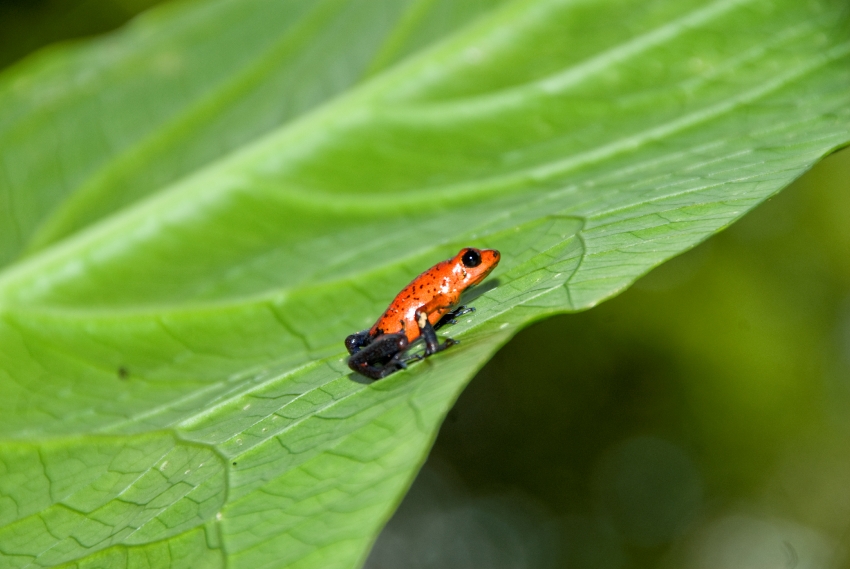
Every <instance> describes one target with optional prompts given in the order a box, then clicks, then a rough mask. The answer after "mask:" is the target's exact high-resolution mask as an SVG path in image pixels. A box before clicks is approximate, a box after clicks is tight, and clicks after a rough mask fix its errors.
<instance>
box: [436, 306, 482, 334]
mask: <svg viewBox="0 0 850 569" xmlns="http://www.w3.org/2000/svg"><path fill="white" fill-rule="evenodd" d="M470 312H475V307H474V306H458V307H457V308H455V309H454V310H452V311H451V312H446V313H445V314H443V317H442V318H440V319H439V320H437V323H436V324H434V330H439V329H440V328H442V327H443V326H448V325H449V324H457V318H458V317H460V316H463V315H464V314H469V313H470Z"/></svg>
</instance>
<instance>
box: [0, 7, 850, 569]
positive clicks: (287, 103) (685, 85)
mask: <svg viewBox="0 0 850 569" xmlns="http://www.w3.org/2000/svg"><path fill="white" fill-rule="evenodd" d="M459 4H460V6H459ZM843 9H844V8H843V6H842V3H841V2H838V1H833V0H819V1H813V2H808V3H805V5H804V4H803V3H800V2H796V1H791V0H716V1H714V2H709V3H705V2H702V1H697V0H686V1H683V0H678V1H675V2H673V1H668V0H655V1H649V2H642V3H635V2H631V1H626V0H600V1H597V2H583V1H575V0H573V1H543V0H536V1H532V0H527V1H521V2H509V3H498V2H483V1H482V2H463V3H455V2H452V1H449V0H444V1H439V0H435V1H418V2H408V3H402V2H395V1H393V2H390V1H386V2H344V1H341V0H334V1H324V2H306V1H300V2H298V1H293V2H287V3H280V2H272V1H270V0H241V1H240V2H234V1H220V0H219V1H213V2H204V3H198V2H193V3H186V4H176V5H173V6H168V7H165V8H163V9H159V10H156V11H153V12H151V13H149V14H148V15H146V16H145V17H143V18H141V19H139V20H138V21H137V22H135V23H134V24H133V25H132V26H130V27H129V28H127V29H126V30H124V31H122V32H120V33H118V34H115V35H112V36H109V37H106V38H104V39H101V40H98V41H96V42H91V43H88V44H85V45H81V46H79V47H74V48H64V49H58V50H54V51H53V52H48V53H45V54H42V55H40V56H36V57H34V58H31V59H30V60H28V61H26V62H24V63H22V64H20V65H18V66H16V67H15V68H13V69H12V70H10V71H8V72H6V73H5V74H4V76H3V77H2V78H0V108H3V109H4V111H3V113H2V115H0V151H2V161H0V204H2V206H0V259H2V261H3V262H4V263H5V268H4V269H3V271H2V274H0V386H2V392H3V394H4V397H3V398H2V400H0V417H2V420H0V437H1V438H0V555H2V557H0V567H39V566H42V567H48V566H54V565H61V564H66V563H67V564H69V566H79V567H88V566H92V567H94V566H109V567H148V566H151V567H161V566H165V565H169V566H172V567H184V566H185V567H198V566H205V567H207V566H208V567H215V566H222V567H223V566H225V565H227V566H229V567H251V568H252V569H253V568H258V567H276V566H280V567H282V566H296V567H322V568H327V567H352V566H357V564H358V563H359V562H360V561H361V560H362V559H363V558H364V556H365V554H366V552H367V550H368V547H369V544H370V543H371V542H372V541H373V540H374V538H375V536H376V535H377V532H378V531H379V530H380V528H381V526H382V524H383V522H384V520H386V518H387V517H388V516H389V515H390V514H391V512H392V510H393V508H394V506H395V504H396V503H397V502H398V501H399V500H400V498H401V496H402V495H403V493H404V491H405V489H406V488H407V486H408V485H409V483H410V481H411V479H412V477H413V475H414V474H415V472H416V470H417V468H418V466H419V465H420V464H421V462H422V461H423V460H424V457H425V455H426V453H427V451H428V449H429V447H430V444H431V442H432V440H433V438H434V436H435V433H436V430H437V429H438V427H439V424H440V422H441V421H442V418H443V416H444V415H445V413H446V411H447V410H448V409H449V408H450V406H451V405H452V403H453V401H454V400H455V398H456V397H457V395H458V394H459V392H460V391H461V390H462V389H463V387H464V385H465V384H466V383H467V382H468V381H469V379H470V378H471V376H472V375H473V374H474V372H475V371H476V370H477V369H478V368H479V367H480V366H481V365H483V363H484V362H485V361H486V360H487V359H488V358H489V357H490V355H492V353H493V352H494V351H495V350H496V349H498V347H499V346H501V345H502V344H503V343H504V342H506V341H507V340H508V339H510V337H511V336H512V335H513V334H515V333H516V331H517V330H518V329H519V328H521V327H522V326H524V325H526V324H528V323H529V322H531V321H532V320H535V319H539V318H542V317H545V316H546V315H550V314H553V313H556V312H564V311H577V310H583V309H587V308H589V307H592V306H593V305H595V304H597V303H599V302H600V301H602V300H604V299H606V298H609V297H611V296H612V295H614V294H616V293H618V292H619V291H621V290H623V289H624V288H625V287H627V286H628V285H629V284H630V283H632V282H633V281H634V280H635V279H636V278H638V277H639V276H640V275H642V274H644V273H646V272H647V271H648V270H649V269H651V268H652V267H653V266H656V265H657V264H659V263H661V262H663V261H665V260H666V259H668V258H670V257H672V256H674V255H676V254H678V253H680V252H682V251H684V250H687V249H688V248H690V247H693V246H694V245H695V244H697V243H699V242H700V241H702V240H704V239H706V238H707V237H708V236H710V235H711V234H712V233H714V232H716V231H719V230H720V229H722V228H724V227H726V226H727V225H729V224H730V223H732V222H733V221H734V220H736V219H737V218H739V217H740V216H742V215H743V214H744V213H746V212H747V211H748V210H749V209H751V208H752V207H754V206H755V205H757V204H758V203H760V202H761V201H763V200H764V199H766V198H768V197H769V196H771V195H772V194H773V193H775V192H777V191H778V190H780V189H781V188H782V187H784V186H785V185H787V184H788V183H789V182H791V181H792V180H793V179H795V178H796V177H798V176H799V175H800V174H801V173H802V172H803V171H805V170H806V169H807V168H809V167H810V166H811V165H812V164H813V163H815V162H816V161H817V160H819V159H820V158H821V157H822V156H824V155H825V154H827V153H828V152H830V151H831V150H833V149H835V148H838V147H840V146H842V145H846V144H847V143H848V142H850V33H848V28H847V26H846V19H845V15H844V13H843ZM614 15H616V17H614ZM466 245H475V246H486V247H495V248H498V249H499V250H501V252H502V258H503V261H502V264H501V265H500V267H499V268H498V269H497V271H496V272H494V273H493V275H492V276H491V277H490V278H489V279H488V281H486V283H485V284H483V285H481V286H480V287H479V289H477V290H476V291H473V293H472V294H471V295H469V297H468V298H467V301H468V302H469V303H470V304H472V305H474V306H475V307H476V308H477V312H475V313H474V314H473V315H470V316H467V317H464V318H463V320H462V321H461V322H460V323H458V324H457V325H456V326H454V327H452V328H450V329H448V328H447V329H446V332H447V333H450V334H451V335H452V336H453V337H456V338H458V339H460V340H462V344H461V345H460V346H458V347H456V348H452V349H451V350H449V351H447V352H445V353H441V354H439V355H438V356H436V357H433V358H430V359H428V360H427V361H426V362H424V363H420V364H416V365H414V366H411V368H410V370H409V371H407V372H402V373H397V374H395V375H393V376H391V377H389V378H387V379H385V380H382V381H379V382H374V383H372V382H368V381H365V380H363V379H362V378H359V377H358V376H355V375H352V374H351V373H350V372H349V371H348V368H347V367H346V364H345V357H344V356H345V352H344V350H343V345H342V341H343V339H344V338H345V337H346V335H348V334H349V333H351V332H354V331H357V330H360V329H363V328H365V327H367V326H369V325H370V324H371V323H372V322H373V321H374V319H375V318H376V317H377V315H378V314H380V312H381V311H382V310H383V309H384V308H385V306H386V304H387V302H388V301H389V300H390V299H391V298H392V297H393V296H394V294H395V293H396V292H397V291H398V290H400V289H401V287H402V286H404V285H405V284H406V283H407V282H409V281H410V279H411V278H413V277H414V276H415V275H416V274H418V273H419V272H421V271H422V270H424V269H425V268H427V267H429V266H430V265H432V264H434V263H435V262H437V261H439V260H442V259H444V258H446V257H448V256H450V255H452V254H454V253H455V252H456V251H457V250H458V249H459V248H460V247H462V246H466ZM553 357H580V356H578V355H576V354H572V355H571V354H570V353H569V347H568V346H565V348H564V352H563V353H562V354H555V355H553ZM529 365H534V362H529ZM517 379H518V380H519V381H521V380H522V378H517Z"/></svg>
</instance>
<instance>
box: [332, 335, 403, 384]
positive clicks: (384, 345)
mask: <svg viewBox="0 0 850 569" xmlns="http://www.w3.org/2000/svg"><path fill="white" fill-rule="evenodd" d="M349 337H350V336H349ZM347 345H348V340H346V346H347ZM407 346H408V342H407V336H405V335H404V333H398V334H384V335H383V336H378V337H377V338H375V339H374V340H373V341H372V343H371V344H369V345H368V346H366V347H364V348H363V349H361V350H359V351H357V352H355V353H353V354H352V355H351V357H349V358H348V367H350V368H351V369H353V370H354V371H356V372H357V373H362V374H363V375H365V376H366V377H371V378H372V379H383V378H385V377H387V376H388V375H390V374H391V373H393V372H396V371H398V370H400V369H403V368H404V367H405V361H402V360H401V358H400V357H399V356H400V355H401V354H402V353H403V352H404V351H405V350H406V349H407Z"/></svg>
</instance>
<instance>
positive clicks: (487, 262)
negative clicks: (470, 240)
mask: <svg viewBox="0 0 850 569" xmlns="http://www.w3.org/2000/svg"><path fill="white" fill-rule="evenodd" d="M501 258H502V256H501V255H500V254H499V252H498V251H496V250H495V249H476V248H474V247H464V248H463V249H461V250H460V252H459V253H458V254H457V255H456V256H455V262H456V263H457V266H458V267H459V268H461V270H462V271H463V274H464V279H463V280H464V284H465V288H469V287H471V286H474V285H477V284H478V283H480V282H481V281H483V280H484V278H485V277H486V276H487V275H489V274H490V271H492V270H493V269H495V268H496V265H498V264H499V259H501Z"/></svg>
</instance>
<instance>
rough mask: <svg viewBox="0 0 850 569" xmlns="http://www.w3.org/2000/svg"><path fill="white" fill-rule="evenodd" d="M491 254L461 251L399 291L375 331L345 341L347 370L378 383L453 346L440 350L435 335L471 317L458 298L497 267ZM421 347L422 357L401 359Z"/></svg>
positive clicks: (448, 342) (496, 257)
mask: <svg viewBox="0 0 850 569" xmlns="http://www.w3.org/2000/svg"><path fill="white" fill-rule="evenodd" d="M500 257H501V256H500V254H499V252H498V251H496V250H495V249H474V248H472V247H465V248H463V249H461V250H460V252H459V253H458V254H457V255H455V256H454V257H452V258H451V259H448V260H446V261H442V262H440V263H437V264H436V265H434V266H433V267H431V268H430V269H428V270H427V271H425V272H424V273H422V274H421V275H419V276H418V277H416V278H415V279H413V281H412V282H411V283H410V284H409V285H407V286H406V287H404V288H403V289H402V291H401V292H400V293H398V296H396V297H395V299H394V300H393V301H392V302H391V303H390V306H389V307H388V308H387V309H386V311H385V312H384V313H383V314H382V315H381V317H380V318H378V321H377V322H375V325H374V326H372V327H371V328H369V329H368V330H363V331H362V332H358V333H356V334H352V335H350V336H349V337H348V338H346V339H345V347H346V348H347V349H348V353H349V354H351V357H349V358H348V367H350V368H351V369H353V370H354V371H356V372H359V373H362V374H363V375H365V376H367V377H371V378H372V379H381V378H384V377H386V376H388V375H390V374H391V373H393V372H396V371H398V370H400V369H404V368H406V367H407V363H408V362H411V361H418V360H421V359H423V358H426V357H428V356H430V355H432V354H435V353H437V352H440V351H442V350H445V349H446V348H448V347H449V346H452V345H454V344H457V341H456V340H452V339H451V338H448V339H446V341H445V342H443V343H442V344H441V343H440V342H439V340H438V339H437V333H436V330H439V329H440V328H441V327H442V326H445V325H446V324H454V323H455V322H456V321H455V318H457V317H458V316H460V315H462V314H467V313H469V312H472V311H474V310H475V309H474V308H467V307H465V306H460V307H458V308H456V309H454V310H452V309H453V308H454V307H455V306H457V304H458V303H459V302H460V295H461V293H463V292H464V291H465V290H468V289H469V288H471V287H473V286H475V285H477V284H478V283H480V282H481V281H482V280H484V277H486V276H487V275H489V274H490V271H492V270H493V269H494V268H496V265H498V264H499V259H500ZM420 337H421V338H422V339H423V340H424V341H425V352H424V354H414V355H410V356H408V355H407V352H408V350H409V349H410V346H411V344H413V342H414V341H415V340H417V339H419V338H420Z"/></svg>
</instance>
